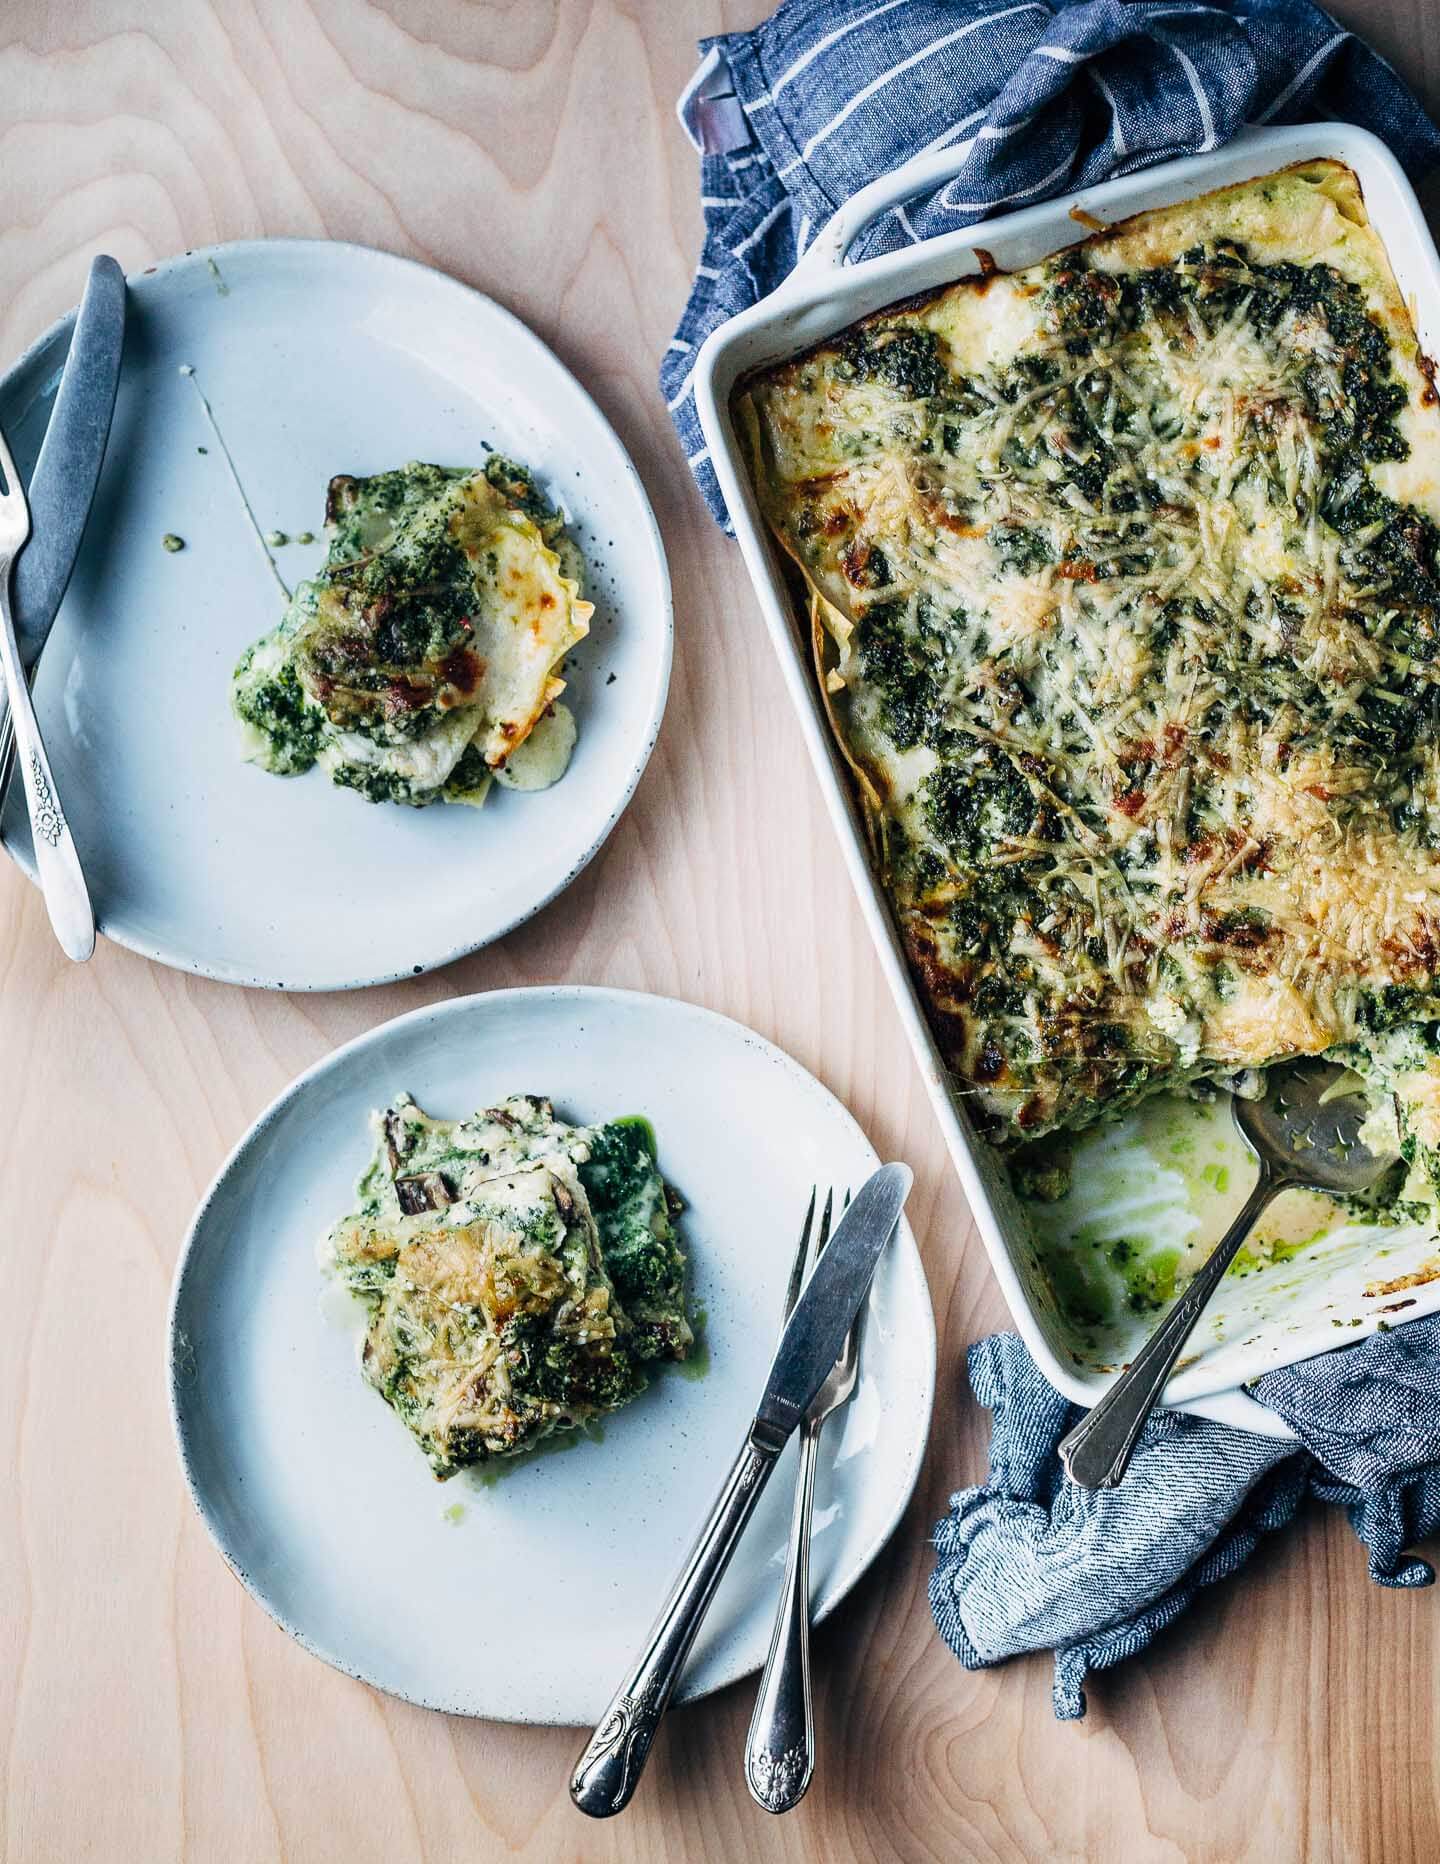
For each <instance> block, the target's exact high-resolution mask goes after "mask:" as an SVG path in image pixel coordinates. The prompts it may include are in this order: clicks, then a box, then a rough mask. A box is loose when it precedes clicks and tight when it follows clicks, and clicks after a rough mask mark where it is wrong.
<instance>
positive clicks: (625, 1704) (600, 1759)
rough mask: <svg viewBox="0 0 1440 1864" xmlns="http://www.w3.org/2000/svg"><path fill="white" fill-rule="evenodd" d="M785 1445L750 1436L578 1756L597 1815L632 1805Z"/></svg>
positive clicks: (580, 1799) (581, 1779) (588, 1801)
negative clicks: (696, 1644)
mask: <svg viewBox="0 0 1440 1864" xmlns="http://www.w3.org/2000/svg"><path fill="white" fill-rule="evenodd" d="M778 1447H779V1446H778V1445H777V1447H776V1449H773V1450H772V1449H767V1448H762V1447H761V1446H759V1445H757V1444H756V1443H754V1442H753V1441H751V1440H749V1439H747V1440H746V1443H745V1446H744V1448H743V1449H742V1450H741V1452H740V1454H739V1456H738V1457H737V1458H736V1460H735V1466H734V1468H733V1469H732V1470H731V1471H730V1474H729V1476H728V1477H727V1478H726V1482H725V1486H724V1488H723V1489H722V1490H721V1491H720V1497H719V1500H718V1501H717V1502H716V1503H715V1506H714V1508H713V1509H712V1510H711V1511H710V1516H709V1519H708V1520H707V1521H706V1523H705V1525H704V1527H702V1528H701V1530H700V1534H699V1537H698V1539H697V1540H696V1542H695V1545H694V1547H693V1548H692V1549H691V1550H690V1555H689V1558H688V1559H687V1560H686V1562H685V1566H684V1569H683V1570H682V1572H681V1574H680V1577H679V1578H678V1579H677V1580H676V1582H675V1585H674V1587H673V1588H672V1589H671V1592H670V1596H669V1598H668V1599H666V1601H665V1603H664V1605H663V1606H662V1607H661V1608H660V1616H659V1617H658V1618H657V1619H656V1620H655V1623H654V1626H653V1627H652V1629H651V1632H650V1637H649V1641H648V1642H647V1644H646V1646H645V1649H644V1651H643V1652H642V1653H641V1655H640V1657H639V1659H638V1661H637V1662H636V1664H635V1667H634V1668H633V1669H632V1670H631V1672H630V1674H629V1675H628V1676H627V1677H626V1679H625V1681H624V1682H623V1683H622V1684H621V1685H620V1687H619V1689H618V1690H617V1691H616V1692H615V1695H614V1697H613V1698H612V1700H611V1703H610V1706H609V1708H608V1709H607V1710H606V1711H605V1713H604V1715H602V1716H601V1718H600V1721H599V1725H598V1726H597V1727H596V1730H595V1732H594V1734H593V1735H591V1737H590V1739H589V1741H588V1742H587V1743H586V1746H585V1751H584V1753H583V1754H582V1755H581V1756H580V1758H579V1760H578V1761H577V1762H576V1763H575V1771H574V1773H573V1774H572V1775H571V1778H570V1797H571V1798H572V1799H573V1800H574V1801H575V1804H576V1805H577V1806H578V1807H579V1808H580V1810H581V1811H582V1812H585V1813H588V1814H589V1815H590V1817H591V1818H592V1819H608V1818H610V1817H611V1816H612V1815H613V1814H614V1813H617V1812H621V1811H623V1810H624V1808H625V1807H626V1806H627V1805H628V1804H629V1802H630V1796H631V1794H632V1793H633V1792H634V1791H635V1787H636V1785H637V1783H638V1782H639V1779H640V1775H641V1772H642V1770H643V1769H644V1766H645V1761H646V1757H647V1756H648V1755H649V1752H650V1743H651V1742H652V1741H653V1740H654V1739H655V1730H656V1729H657V1728H658V1727H659V1725H660V1717H661V1716H662V1715H663V1714H664V1713H665V1710H666V1709H667V1707H668V1706H669V1703H670V1698H671V1696H672V1695H673V1694H674V1693H675V1685H676V1684H677V1683H678V1682H679V1680H680V1672H681V1670H682V1669H683V1668H684V1667H685V1659H686V1658H687V1657H688V1656H689V1654H690V1646H691V1645H692V1644H693V1643H694V1642H695V1634H696V1632H697V1631H699V1629H700V1625H701V1621H702V1620H703V1619H704V1617H705V1613H706V1612H707V1611H708V1610H709V1608H710V1602H711V1600H712V1599H713V1598H714V1597H715V1591H716V1588H717V1587H718V1586H719V1584H720V1581H721V1579H722V1578H723V1577H724V1575H725V1569H726V1567H727V1566H728V1565H729V1564H730V1556H731V1555H732V1554H733V1553H734V1551H735V1547H736V1544H737V1543H738V1541H739V1539H740V1536H741V1534H742V1533H743V1532H744V1530H745V1524H746V1523H747V1522H748V1521H749V1519H750V1516H751V1514H752V1513H753V1511H754V1508H755V1504H756V1502H757V1501H759V1499H760V1496H761V1493H762V1491H763V1490H764V1487H765V1484H766V1482H767V1481H768V1480H769V1479H770V1473H771V1471H772V1470H773V1469H774V1467H775V1458H776V1455H777V1453H778Z"/></svg>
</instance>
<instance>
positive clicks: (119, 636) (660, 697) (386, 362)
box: [0, 240, 671, 990]
mask: <svg viewBox="0 0 1440 1864" xmlns="http://www.w3.org/2000/svg"><path fill="white" fill-rule="evenodd" d="M69 329H70V326H69V322H68V320H67V321H66V322H65V323H62V324H59V325H57V326H56V327H55V329H54V330H52V331H50V332H49V333H48V334H47V335H46V336H45V337H43V338H41V340H40V341H39V343H37V344H36V345H35V347H34V348H33V349H32V350H31V351H30V352H29V353H28V354H27V355H26V356H25V357H24V358H23V359H22V360H21V362H19V363H18V364H17V365H16V366H15V367H14V368H13V369H12V370H11V371H10V372H9V374H8V375H6V376H5V377H4V379H3V380H0V425H3V426H4V429H5V432H6V435H7V436H8V438H9V441H10V444H11V447H12V449H13V450H14V452H15V455H16V459H17V463H18V464H19V466H20V469H21V471H22V473H25V474H28V472H29V470H30V467H31V465H32V463H33V461H34V458H35V455H36V453H37V452H38V451H39V446H40V440H41V437H42V435H43V433H44V428H45V421H46V419H47V416H48V411H49V407H50V403H51V401H52V399H53V396H54V392H55V387H56V384H57V380H58V374H59V370H60V367H61V365H62V364H63V361H64V357H65V352H66V348H67V345H68V341H69ZM182 363H188V364H190V365H191V366H192V367H193V369H194V371H195V373H194V376H193V377H189V378H187V377H184V376H182V375H181V374H180V365H181V364H182ZM197 385H198V386H199V387H200V388H201V389H202V390H203V392H204V394H205V396H206V397H207V398H208V400H209V403H210V405H211V407H212V409H213V410H214V414H215V418H216V421H217V422H218V425H219V428H220V431H221V433H222V434H223V436H224V440H225V443H226V445H227V446H228V447H229V450H230V453H231V454H232V455H233V458H234V463H235V468H236V472H237V473H238V477H239V480H240V483H241V484H242V485H243V487H244V490H245V493H246V495H247V496H248V498H249V501H250V503H251V505H252V506H253V508H254V514H255V517H256V519H257V520H258V525H259V528H260V530H261V531H264V532H268V531H271V530H277V531H281V532H284V533H286V534H287V535H291V536H293V535H294V534H295V533H297V532H304V531H310V532H312V533H314V535H315V537H316V540H317V541H316V542H314V543H312V544H310V545H299V544H290V545H287V546H285V547H284V548H279V549H277V550H276V551H275V553H274V554H275V558H276V561H277V563H278V566H279V569H280V572H281V574H282V575H283V576H284V578H285V580H286V581H287V582H288V583H290V584H291V585H292V586H293V584H294V583H295V582H297V581H298V580H300V579H301V578H302V577H303V576H305V575H307V574H310V573H312V572H313V571H314V570H315V569H316V568H317V567H318V565H319V563H320V561H321V559H322V556H323V546H322V544H321V542H320V541H318V540H319V535H320V529H321V519H322V514H323V506H324V498H325V487H326V484H327V482H328V480H329V479H330V477H331V475H332V474H333V473H336V472H352V473H359V474H364V473H372V472H377V471H381V470H383V469H384V468H387V467H391V466H398V465H403V464H404V463H405V462H406V461H407V460H412V459H424V460H435V461H437V462H439V463H440V464H442V465H469V464H471V463H473V462H478V461H480V460H482V459H483V457H484V446H485V444H486V443H488V444H490V445H491V446H494V447H496V448H498V449H500V450H502V451H505V452H509V453H513V454H514V455H515V456H516V457H518V458H520V459H522V460H524V461H526V462H527V463H528V464H529V465H530V466H532V467H533V468H534V469H535V471H536V472H537V473H538V474H539V476H540V478H541V480H542V482H543V483H544V484H545V485H546V487H547V488H548V489H549V490H550V492H551V494H552V496H554V497H555V498H556V499H558V500H559V501H560V502H562V503H563V504H564V506H565V508H566V509H567V511H568V512H569V513H570V514H571V517H572V520H573V528H574V532H575V535H576V537H577V541H578V542H579V543H580V545H581V547H582V549H583V551H584V553H585V556H586V559H587V562H588V564H589V566H590V577H589V582H588V585H587V593H588V594H589V595H590V596H591V598H592V599H593V600H594V602H595V604H596V612H595V615H594V618H593V620H592V623H591V632H590V636H589V638H588V639H587V640H586V641H585V642H583V643H582V645H581V646H580V648H579V649H577V651H576V653H575V654H574V656H573V657H572V660H571V666H570V670H569V673H568V675H567V677H568V678H569V680H570V686H569V691H568V692H567V694H566V698H567V700H568V701H569V702H571V703H572V704H573V706H574V709H575V711H576V714H577V716H578V718H579V722H580V740H579V745H578V747H577V750H576V753H575V758H574V762H573V763H572V765H571V767H570V770H569V772H568V774H567V775H566V777H565V778H564V779H563V781H562V782H560V783H559V784H557V785H556V786H555V787H554V788H553V789H552V790H548V791H545V792H544V793H542V794H539V795H523V794H518V793H515V792H507V791H500V790H498V789H497V790H495V791H494V792H493V793H492V795H491V797H490V800H489V801H488V802H487V803H486V806H485V808H484V809H483V810H481V811H480V812H479V813H478V814H476V813H475V812H474V811H472V810H469V809H462V808H447V807H443V806H435V807H432V808H429V809H423V810H412V809H404V808H399V807H396V806H393V805H386V806H380V807H377V806H375V805H373V804H369V803H366V802H364V801H363V800H362V799H361V798H360V797H358V796H356V795H354V794H353V793H351V792H348V791H344V790H339V789H336V788H334V787H333V786H332V785H331V784H330V783H329V782H328V781H327V779H326V778H325V777H324V776H323V775H321V774H320V773H319V772H318V771H312V772H310V773H309V774H308V775H307V776H304V777H298V778H293V779H290V780H283V779H279V778H276V777H271V776H267V775H265V774H264V773H263V772H262V771H260V770H258V769H256V768H255V767H254V766H253V765H249V764H245V763H242V762H241V759H240V749H239V741H238V734H237V729H236V727H235V724H234V722H233V720H232V719H231V716H230V709H229V676H230V671H231V668H232V667H233V666H234V663H235V660H236V658H237V656H238V655H239V654H240V652H241V650H242V649H243V648H244V647H245V646H246V645H247V643H248V642H250V641H252V640H253V639H254V638H255V637H256V636H257V635H259V634H261V633H263V632H264V631H265V630H266V629H267V628H270V627H271V626H273V625H274V623H275V621H276V620H277V619H278V616H279V613H280V608H281V605H282V601H283V598H282V596H281V593H280V590H279V588H278V587H277V585H276V583H275V581H274V579H273V577H272V575H271V572H270V569H269V567H268V565H267V563H266V560H265V553H264V550H263V548H262V547H261V545H260V544H259V542H258V541H257V539H256V536H255V534H254V531H253V530H252V527H251V525H250V523H249V521H248V519H247V517H246V514H245V510H244V507H243V505H242V503H241V500H240V497H239V493H238V492H237V489H236V485H235V483H234V481H233V480H232V477H231V474H230V471H229V469H228V468H227V465H226V462H225V459H224V456H223V453H222V450H221V448H220V447H219V446H218V445H217V442H216V437H215V434H214V433H213V431H212V430H211V427H210V424H209V422H208V420H207V418H206V415H205V410H204V407H203V406H202V404H201V401H200V398H199V396H198V395H197V394H196V392H195V390H196V386H197ZM167 533H173V534H174V535H176V536H179V537H182V538H183V539H184V541H185V548H184V549H183V550H181V551H178V552H175V553H174V554H170V553H167V552H166V550H165V549H164V548H163V547H162V542H161V540H162V538H163V537H164V536H165V535H166V534H167ZM670 644H671V623H670V585H669V576H668V572H667V570H666V565H665V555H664V550H663V548H662V546H661V542H660V537H659V533H658V531H657V530H656V527H655V520H654V516H653V514H652V512H651V510H650V506H649V502H648V501H647V499H646V496H645V492H644V489H643V488H642V486H641V484H640V481H639V479H638V478H637V476H636V474H635V470H634V468H633V466H632V465H631V464H630V461H629V459H628V458H627V457H626V454H625V451H624V449H623V448H622V447H621V445H620V442H619V441H618V440H617V439H616V437H615V434H614V432H613V431H612V429H611V428H610V426H609V424H608V423H607V422H606V420H605V419H604V417H603V416H602V415H601V413H600V412H599V410H598V409H597V408H596V406H595V404H594V402H593V401H592V400H591V399H590V397H589V396H588V395H587V394H586V392H585V391H584V389H582V388H581V387H580V385H579V384H578V383H577V382H576V381H575V379H574V377H573V376H572V375H571V374H570V373H569V371H568V370H567V369H565V368H564V366H563V365H562V364H561V363H560V362H559V361H558V360H557V359H556V358H555V357H554V356H553V355H552V354H551V352H550V351H549V350H548V349H547V348H546V347H545V345H544V344H543V343H541V342H540V341H539V339H538V338H537V337H535V336H533V335H532V334H531V333H530V331H528V330H527V329H526V328H525V326H524V325H523V324H521V323H519V322H517V320H516V319H515V318H514V317H512V316H511V315H510V313H509V312H508V311H505V310H502V309H501V307H500V306H499V305H497V304H494V303H492V302H491V300H490V299H488V298H485V297H482V296H481V295H480V294H479V293H478V292H475V291H471V290H470V289H468V287H466V286H464V285H461V284H458V283H456V281H455V280H454V279H451V278H446V277H444V276H443V275H442V274H441V273H439V272H433V271H430V270H428V269H427V268H426V267H424V266H421V265H416V264H414V263H412V262H411V261H409V260H406V259H399V258H396V257H394V256H393V255H391V254H388V253H380V252H371V251H369V250H367V249H365V248H364V247H359V246H345V245H338V244H333V243H327V242H324V241H312V240H262V241H249V242H245V243H243V244H238V245H233V246H217V247H214V248H212V249H211V250H210V251H209V252H195V253H187V254H186V255H185V256H184V257H183V258H180V259H174V260H171V261H170V262H169V263H167V264H165V265H162V266H159V267H157V268H156V269H155V270H153V271H151V272H147V273H145V274H144V275H143V276H139V277H136V278H133V279H131V281H130V312H129V327H128V331H127V335H126V344H125V363H124V369H123V372H122V375H121V381H120V393H119V399H118V401H117V405H116V411H115V424H114V429H113V431H112V433H111V437H110V447H109V454H108V457H107V460H106V465H105V470H104V474H103V476H102V478H101V481H100V489H99V493H98V495H97V499H96V503H95V509H94V512H93V514H92V517H91V520H90V526H89V530H88V532H87V535H86V539H85V545H84V548H83V550H82V552H81V556H80V561H79V563H78V565H77V567H76V571H75V576H74V579H73V581H72V583H71V586H70V590H69V593H68V594H67V596H66V599H65V603H64V606H63V607H62V609H61V611H60V615H59V618H58V620H57V622H56V626H55V630H54V632H53V634H52V635H51V637H50V641H49V645H48V646H47V648H46V651H45V654H44V656H43V658H42V661H41V666H40V673H39V678H38V682H37V687H36V705H37V708H38V711H39V715H40V723H41V727H42V730H43V731H44V733H45V741H46V744H47V747H48V748H49V751H50V757H51V762H52V763H53V765H54V768H55V774H56V780H57V784H58V787H59V789H60V792H61V795H62V796H63V798H64V800H65V805H66V809H67V812H68V814H69V816H70V820H71V826H72V828H73V829H74V832H75V840H76V844H77V846H78V847H79V850H80V853H81V856H82V858H83V860H84V863H85V870H86V874H87V876H88V878H89V881H90V886H91V892H92V895H93V898H94V902H95V907H96V914H97V918H98V921H99V924H100V928H101V930H102V931H103V932H105V933H106V934H108V936H109V937H111V938H114V939H117V940H118V941H119V942H120V943H121V944H123V945H128V946H130V947H131V948H132V949H133V950H135V951H139V952H143V953H144V954H145V955H146V956H148V957H152V958H158V959H160V960H161V961H162V962H164V963H166V964H173V965H179V966H181V967H183V968H184V969H186V970H190V971H198V972H201V973H203V974H204V975H206V976H209V977H218V978H222V979H224V980H226V981H227V982H230V983H237V984H259V985H267V986H270V987H273V988H277V989H278V988H283V989H287V990H335V989H345V988H349V987H351V986H354V985H360V984H367V983H377V982H381V981H385V980H389V979H391V978H395V977H399V976H402V975H405V974H407V973H409V972H412V971H424V970H428V969H430V968H432V967H433V966H435V965H440V964H444V963H446V962H448V961H449V960H450V959H452V958H457V957H459V956H461V955H462V954H463V953H465V952H468V951H473V950H475V949H476V948H477V947H478V946H481V945H484V944H486V943H488V942H489V941H490V940H491V939H494V938H498V937H499V936H500V935H501V934H502V933H504V932H507V931H509V930H510V929H511V928H512V927H513V926H515V925H517V924H518V923H519V922H520V921H521V920H523V919H525V918H527V917H528V916H529V915H530V914H531V913H533V912H535V911H536V910H537V909H538V908H539V907H541V906H543V905H544V904H545V903H546V902H547V901H548V900H550V899H552V898H553V897H554V896H555V895H556V894H557V893H559V892H560V890H561V889H562V888H563V887H564V886H566V885H567V883H568V882H569V881H571V880H573V879H574V877H575V876H576V874H578V873H579V872H580V870H581V869H582V868H583V867H584V866H585V864H586V862H587V861H589V859H590V858H591V856H592V855H593V854H594V853H595V851H596V850H597V849H598V848H599V847H600V845H601V843H602V842H603V841H604V839H605V837H606V835H607V834H608V833H609V831H610V830H611V828H612V827H613V826H614V824H615V822H616V821H617V819H618V818H619V815H620V813H621V811H622V810H623V809H624V807H625V804H626V803H627V801H628V800H629V798H630V795H631V793H632V791H633V790H634V787H635V784H636V783H637V782H638V780H639V777H640V773H641V771H642V770H643V769H644V767H645V763H646V760H647V758H648V757H649V754H650V749H651V746H652V745H653V743H654V740H655V735H656V733H657V731H658V730H659V725H660V716H661V713H662V711H663V709H664V704H665V693H666V688H667V685H668V682H669V675H670ZM0 836H3V840H4V843H5V846H6V847H7V848H8V850H9V851H10V853H11V854H12V855H13V856H14V858H15V859H16V860H17V861H18V862H19V863H20V865H21V866H22V867H23V868H24V869H25V870H26V872H27V873H32V875H33V856H32V852H31V846H30V836H29V828H28V824H27V823H26V820H25V810H24V804H23V799H22V797H21V795H20V791H19V788H18V786H12V789H11V792H10V796H9V798H8V802H7V806H6V809H5V812H4V816H3V820H0Z"/></svg>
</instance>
